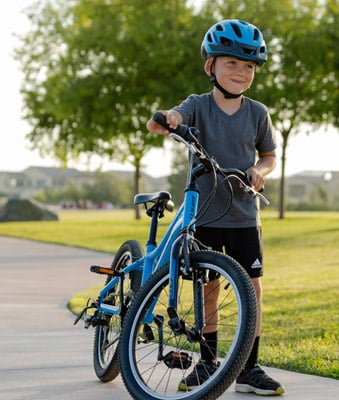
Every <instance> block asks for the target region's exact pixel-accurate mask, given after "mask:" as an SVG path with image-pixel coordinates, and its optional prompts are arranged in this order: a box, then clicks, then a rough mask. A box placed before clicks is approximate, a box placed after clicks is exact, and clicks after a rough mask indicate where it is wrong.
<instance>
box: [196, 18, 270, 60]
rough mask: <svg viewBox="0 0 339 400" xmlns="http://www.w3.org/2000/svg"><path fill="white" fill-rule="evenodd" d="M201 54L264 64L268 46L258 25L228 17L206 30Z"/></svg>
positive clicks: (204, 56)
mask: <svg viewBox="0 0 339 400" xmlns="http://www.w3.org/2000/svg"><path fill="white" fill-rule="evenodd" d="M201 55H202V56H203V58H206V57H215V56H233V57H237V58H239V59H241V60H249V61H254V62H255V63H256V64H257V65H262V64H263V63H264V62H265V61H266V60H267V48H266V44H265V41H264V38H263V35H262V33H261V32H260V30H259V29H258V28H257V27H256V26H254V25H252V24H249V23H248V22H245V21H241V20H238V19H226V20H224V21H221V22H218V23H216V24H215V25H213V26H212V27H211V28H210V29H209V30H208V31H207V32H206V34H205V37H204V40H203V42H202V44H201Z"/></svg>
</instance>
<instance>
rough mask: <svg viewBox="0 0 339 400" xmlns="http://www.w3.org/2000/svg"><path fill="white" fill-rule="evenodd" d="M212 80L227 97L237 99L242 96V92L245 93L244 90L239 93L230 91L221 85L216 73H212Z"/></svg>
mask: <svg viewBox="0 0 339 400" xmlns="http://www.w3.org/2000/svg"><path fill="white" fill-rule="evenodd" d="M210 80H211V83H212V84H213V85H214V86H215V87H216V88H217V89H219V90H220V92H221V93H222V94H223V95H224V97H225V99H237V98H238V97H240V96H242V94H243V93H244V92H242V93H239V94H233V93H230V92H229V91H227V90H226V89H224V88H223V87H222V86H221V85H220V83H219V82H218V81H217V78H216V76H215V75H214V74H212V75H211V76H210Z"/></svg>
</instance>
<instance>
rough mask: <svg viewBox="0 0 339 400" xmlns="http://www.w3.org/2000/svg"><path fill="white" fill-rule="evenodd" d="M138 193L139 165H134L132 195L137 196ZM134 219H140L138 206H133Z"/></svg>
mask: <svg viewBox="0 0 339 400" xmlns="http://www.w3.org/2000/svg"><path fill="white" fill-rule="evenodd" d="M139 192H140V164H138V163H136V165H135V172H134V194H138V193H139ZM134 208H135V219H140V218H141V216H140V207H139V205H138V204H135V206H134Z"/></svg>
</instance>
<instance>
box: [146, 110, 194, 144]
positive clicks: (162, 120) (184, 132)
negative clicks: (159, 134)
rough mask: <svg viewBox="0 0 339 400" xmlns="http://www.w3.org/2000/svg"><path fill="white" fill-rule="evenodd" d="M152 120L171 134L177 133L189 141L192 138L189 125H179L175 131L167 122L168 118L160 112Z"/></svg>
mask: <svg viewBox="0 0 339 400" xmlns="http://www.w3.org/2000/svg"><path fill="white" fill-rule="evenodd" d="M152 119H153V121H155V122H157V123H158V124H159V125H161V126H162V127H163V128H165V129H167V130H168V131H169V132H172V133H175V134H177V135H179V136H181V137H182V138H183V139H185V140H187V141H188V140H189V139H191V138H192V137H191V135H190V131H189V127H188V126H187V125H178V126H177V127H176V128H175V129H173V128H171V127H170V126H169V125H168V123H167V122H166V117H165V116H164V115H163V114H162V113H161V112H160V111H157V112H156V113H155V114H154V115H153V117H152Z"/></svg>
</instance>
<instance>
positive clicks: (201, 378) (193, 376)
mask: <svg viewBox="0 0 339 400" xmlns="http://www.w3.org/2000/svg"><path fill="white" fill-rule="evenodd" d="M218 367H219V363H217V362H211V363H207V362H206V361H204V360H200V361H199V362H198V363H197V364H196V365H195V367H194V369H193V371H192V372H191V373H190V374H188V375H187V376H186V377H185V378H183V379H182V380H181V382H180V383H179V387H178V390H179V391H181V392H190V391H191V390H193V389H194V388H195V387H196V386H199V385H201V384H202V383H204V382H205V381H207V379H209V378H210V377H211V375H213V374H214V372H215V371H216V370H217V369H218Z"/></svg>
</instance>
